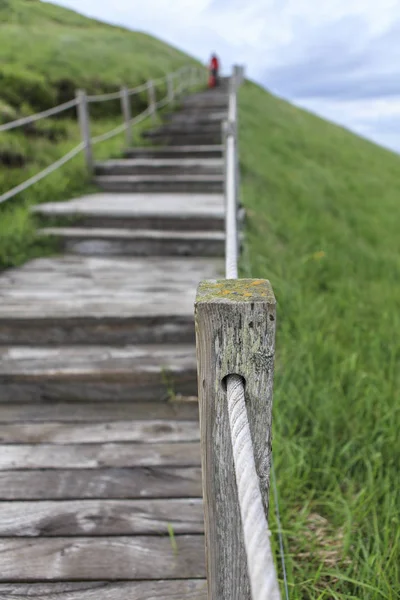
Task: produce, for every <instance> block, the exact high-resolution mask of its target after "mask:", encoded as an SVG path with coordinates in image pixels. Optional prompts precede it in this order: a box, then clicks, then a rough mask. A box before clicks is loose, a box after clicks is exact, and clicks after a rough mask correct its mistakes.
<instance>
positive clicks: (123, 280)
mask: <svg viewBox="0 0 400 600" xmlns="http://www.w3.org/2000/svg"><path fill="white" fill-rule="evenodd" d="M222 268H223V265H222V261H221V260H220V259H211V258H178V257H176V258H174V257H170V258H169V257H167V258H164V257H162V258H161V257H151V258H150V257H149V258H140V259H139V258H138V259H135V258H125V257H118V258H112V257H103V258H100V257H86V256H71V255H66V256H61V257H56V258H42V259H36V260H34V261H30V262H28V263H26V264H25V265H24V266H22V267H20V268H18V269H10V270H8V271H5V272H4V273H2V274H1V275H0V344H7V345H8V344H10V340H11V342H12V344H13V345H15V344H21V345H27V344H31V343H32V341H34V343H35V344H37V345H39V346H40V345H44V344H103V345H107V344H112V345H117V344H141V343H145V344H148V343H164V342H165V343H176V342H177V343H179V342H184V343H186V342H193V341H194V324H193V303H194V298H195V293H196V287H197V285H198V282H199V281H200V280H202V279H215V278H219V276H220V274H221V273H222ZM121 361H123V357H122V356H121ZM17 364H18V363H17Z"/></svg>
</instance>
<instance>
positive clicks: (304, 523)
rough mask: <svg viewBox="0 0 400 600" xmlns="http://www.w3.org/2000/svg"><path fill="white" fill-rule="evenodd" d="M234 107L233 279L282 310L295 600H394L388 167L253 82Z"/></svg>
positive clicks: (397, 553) (281, 385)
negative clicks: (238, 274)
mask: <svg viewBox="0 0 400 600" xmlns="http://www.w3.org/2000/svg"><path fill="white" fill-rule="evenodd" d="M239 98H240V151H241V163H242V201H243V203H244V205H245V207H246V209H247V215H248V219H247V248H246V254H245V256H244V258H243V264H242V273H243V274H244V275H251V276H253V277H265V278H268V279H270V281H271V283H272V285H273V288H274V291H275V294H276V297H277V304H278V325H277V357H276V379H275V393H274V444H273V447H274V459H275V465H276V471H277V479H278V488H279V493H280V505H281V511H282V519H283V528H284V531H285V540H286V551H287V563H288V568H289V580H290V588H291V598H292V600H297V599H302V600H305V599H321V600H322V599H339V598H340V599H345V598H346V599H350V598H351V599H355V598H357V599H359V598H361V599H363V600H372V599H387V600H389V599H390V600H395V599H396V598H398V597H399V594H400V527H399V508H400V492H399V489H400V486H399V467H400V444H399V433H398V432H399V430H400V395H399V387H400V365H399V363H400V361H399V359H400V311H399V307H400V286H399V275H400V235H399V223H400V202H399V198H400V170H399V157H398V156H397V155H395V154H393V153H391V152H389V151H386V150H384V149H382V148H379V147H377V146H375V145H373V144H372V143H369V142H368V141H366V140H363V139H361V138H359V137H357V136H355V135H353V134H351V133H350V132H348V131H346V130H344V129H342V128H340V127H337V126H334V125H332V124H329V123H327V122H325V121H323V120H321V119H319V118H317V117H315V116H313V115H311V114H308V113H306V112H304V111H301V110H299V109H297V108H295V107H293V106H291V105H290V104H288V103H285V102H283V101H281V100H278V99H276V98H274V97H273V96H271V95H269V94H267V93H266V92H265V91H263V90H261V89H260V88H258V87H257V86H255V85H253V84H250V83H246V84H245V85H244V86H243V88H242V89H241V92H240V96H239ZM271 518H272V520H273V526H274V528H275V531H276V523H275V521H274V517H273V510H272V511H271Z"/></svg>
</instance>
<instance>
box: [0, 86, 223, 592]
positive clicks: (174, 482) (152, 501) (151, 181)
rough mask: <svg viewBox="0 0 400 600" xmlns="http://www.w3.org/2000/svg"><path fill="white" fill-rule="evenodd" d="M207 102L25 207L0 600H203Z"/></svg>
mask: <svg viewBox="0 0 400 600" xmlns="http://www.w3.org/2000/svg"><path fill="white" fill-rule="evenodd" d="M226 109H227V93H226V89H225V87H223V88H222V89H217V90H212V91H204V92H201V93H198V94H195V95H193V96H190V97H188V98H185V99H184V100H183V103H182V107H181V110H179V111H178V112H177V113H174V114H169V115H167V117H166V119H165V122H164V124H163V125H162V126H161V127H159V128H157V129H155V130H153V131H150V132H148V134H147V135H146V138H147V139H148V140H151V141H152V142H154V143H158V144H160V146H156V147H144V148H131V149H128V150H126V152H125V158H124V159H119V160H112V161H111V160H110V161H105V162H101V163H98V164H97V165H96V171H95V181H96V182H97V183H98V185H99V187H100V188H101V189H102V190H103V192H102V193H97V194H93V195H88V196H83V197H81V198H75V199H73V200H70V201H68V202H57V203H49V204H43V205H40V206H37V207H36V209H35V212H36V213H37V215H39V216H40V218H41V220H42V221H43V225H44V226H43V228H42V230H41V231H40V235H42V236H48V235H51V236H56V237H57V238H58V239H59V241H60V248H61V250H62V252H63V254H61V255H60V256H57V257H53V258H41V259H37V260H33V261H31V262H29V263H27V264H26V265H24V266H23V267H21V268H19V269H11V270H9V271H6V272H5V273H3V274H2V275H1V276H0V440H1V441H0V482H1V485H0V600H11V599H14V600H16V599H18V600H20V599H22V598H30V597H35V598H40V599H41V600H54V599H55V598H57V599H58V600H95V599H96V600H128V599H129V600H155V599H156V598H160V599H161V598H163V599H167V600H178V598H179V599H182V598H190V599H191V600H205V598H206V588H205V580H204V578H205V565H204V540H203V535H202V533H203V514H202V500H201V472H200V450H199V443H198V442H199V430H198V415H197V401H196V398H195V397H194V396H195V395H196V393H197V382H196V361H195V347H194V325H193V302H194V297H195V290H196V287H197V284H198V282H199V281H200V280H202V279H213V278H219V277H222V275H223V264H222V262H221V259H220V258H219V257H221V256H222V255H223V251H224V200H223V154H222V145H221V120H222V119H223V118H224V116H225V114H226Z"/></svg>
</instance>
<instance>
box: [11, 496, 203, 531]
mask: <svg viewBox="0 0 400 600" xmlns="http://www.w3.org/2000/svg"><path fill="white" fill-rule="evenodd" d="M168 526H171V527H172V528H173V531H174V533H176V534H184V533H186V534H187V533H203V530H204V524H203V502H202V500H201V498H192V499H189V498H187V499H170V498H164V499H162V500H74V501H57V502H48V501H47V502H0V536H1V537H12V536H26V537H36V536H45V537H52V536H72V535H86V536H92V535H96V536H97V535H99V536H102V535H103V536H104V535H133V534H135V535H137V534H156V535H167V534H168Z"/></svg>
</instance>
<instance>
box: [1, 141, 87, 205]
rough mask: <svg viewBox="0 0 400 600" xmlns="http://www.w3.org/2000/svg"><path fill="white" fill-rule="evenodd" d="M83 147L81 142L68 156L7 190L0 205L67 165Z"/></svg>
mask: <svg viewBox="0 0 400 600" xmlns="http://www.w3.org/2000/svg"><path fill="white" fill-rule="evenodd" d="M84 147H85V144H84V143H83V142H82V143H81V144H79V146H76V147H75V148H73V149H72V150H70V152H68V154H65V155H64V156H63V157H62V158H60V159H59V160H57V161H56V162H54V163H53V164H51V165H50V166H49V167H46V169H43V171H40V173H37V174H36V175H33V177H30V179H27V180H26V181H24V182H23V183H20V184H19V185H17V186H16V187H14V188H13V189H12V190H9V191H8V192H6V193H5V194H3V195H2V196H0V204H1V203H2V202H5V201H6V200H9V199H10V198H12V197H13V196H16V194H19V193H20V192H24V191H25V190H26V189H27V188H29V187H31V185H34V184H35V183H37V182H38V181H40V180H41V179H43V178H44V177H46V176H47V175H50V173H53V171H56V169H58V168H59V167H62V166H63V165H65V163H67V162H68V161H69V160H71V159H72V158H74V157H75V156H76V155H77V154H79V153H80V152H81V151H82V150H83V148H84Z"/></svg>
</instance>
